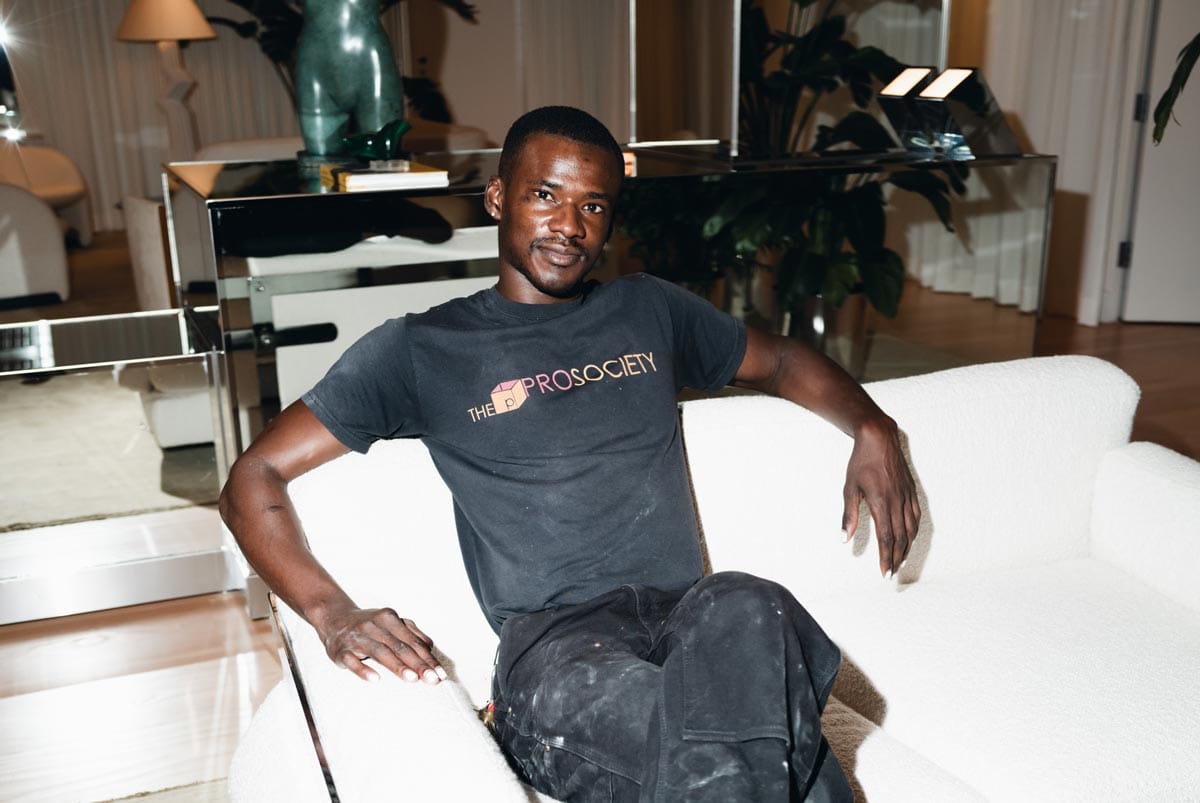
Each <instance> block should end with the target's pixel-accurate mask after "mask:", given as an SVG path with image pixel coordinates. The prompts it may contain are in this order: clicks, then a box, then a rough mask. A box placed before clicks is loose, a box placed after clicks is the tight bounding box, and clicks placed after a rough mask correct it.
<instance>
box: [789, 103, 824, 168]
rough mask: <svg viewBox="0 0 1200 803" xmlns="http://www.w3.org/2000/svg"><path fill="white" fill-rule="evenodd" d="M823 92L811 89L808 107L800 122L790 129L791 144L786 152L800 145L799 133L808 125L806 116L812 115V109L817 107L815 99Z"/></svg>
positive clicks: (792, 151)
mask: <svg viewBox="0 0 1200 803" xmlns="http://www.w3.org/2000/svg"><path fill="white" fill-rule="evenodd" d="M824 94H825V93H824V92H817V91H816V90H814V91H813V99H812V100H811V101H809V104H808V108H807V109H805V110H804V115H803V116H801V118H800V124H799V125H797V126H796V127H795V128H794V129H792V141H791V146H790V147H789V148H788V153H795V152H796V148H797V147H799V145H800V134H801V133H803V131H804V127H805V126H806V125H808V118H809V116H811V115H812V113H813V109H815V108H817V101H819V100H820V99H821V96H822V95H824Z"/></svg>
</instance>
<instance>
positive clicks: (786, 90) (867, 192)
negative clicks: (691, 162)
mask: <svg viewBox="0 0 1200 803" xmlns="http://www.w3.org/2000/svg"><path fill="white" fill-rule="evenodd" d="M815 2H816V0H792V3H791V5H790V8H789V13H788V19H787V26H786V27H785V29H784V30H779V31H773V30H771V29H770V26H769V25H768V22H767V19H766V15H765V14H764V12H763V10H762V8H761V7H760V6H759V5H758V3H757V2H756V0H742V8H741V14H742V26H741V29H742V34H741V37H742V38H741V64H740V72H739V80H740V92H739V99H740V105H741V114H740V115H739V121H740V135H739V148H740V149H741V150H742V151H743V153H744V154H746V155H747V156H748V157H750V158H752V159H761V160H783V161H785V162H786V161H788V160H795V159H796V158H797V157H802V158H805V159H806V163H807V164H813V163H818V164H819V163H820V162H821V161H823V160H829V161H830V163H831V166H830V167H828V168H825V169H821V170H807V169H796V170H779V171H773V172H771V173H764V174H753V173H751V174H749V175H744V174H734V175H729V176H716V177H711V180H710V181H708V182H706V183H704V184H703V185H702V187H703V188H702V189H701V191H699V192H689V193H680V192H677V191H672V190H670V189H666V188H660V189H655V188H654V186H653V183H647V184H644V185H641V186H635V187H633V188H631V191H630V193H629V197H628V198H627V201H628V202H629V204H630V208H629V209H628V210H627V213H626V216H625V218H624V223H623V224H622V231H623V232H624V233H625V234H626V235H627V236H629V237H631V239H632V240H633V246H632V249H631V250H632V253H633V254H634V255H635V256H638V257H640V258H642V260H643V262H644V263H645V264H646V267H647V269H648V270H650V271H651V272H660V273H663V274H664V275H665V276H667V277H668V278H674V279H676V280H679V279H681V278H682V279H684V280H685V281H687V282H689V283H691V284H693V285H700V286H708V287H711V286H712V285H713V284H714V283H716V282H717V281H718V280H719V278H720V277H721V275H722V272H723V270H724V271H730V272H731V273H732V276H730V278H731V279H734V280H741V281H744V282H748V281H749V280H750V277H751V276H753V275H754V273H755V272H756V271H762V270H766V271H769V272H770V275H771V276H772V277H773V281H774V297H775V302H776V305H777V310H776V311H775V314H769V313H768V312H767V311H764V310H758V312H759V313H760V314H761V315H762V317H763V318H768V319H772V318H773V319H774V320H773V321H772V323H773V325H774V327H775V328H777V329H780V330H790V333H792V334H803V330H804V328H805V327H804V325H803V323H802V321H803V320H805V319H806V318H807V317H808V314H807V313H805V314H797V313H803V312H804V310H805V307H809V308H811V307H812V306H813V299H816V300H817V301H818V302H819V303H820V305H821V306H822V307H823V308H824V309H825V310H826V311H827V314H833V313H832V312H831V311H832V310H836V309H837V308H839V307H841V305H842V304H843V303H844V302H845V301H846V299H847V298H849V297H851V296H854V295H860V296H861V297H862V298H864V299H865V301H866V303H869V304H870V306H871V307H873V308H874V309H876V310H877V311H878V312H880V313H881V314H883V315H886V316H888V317H892V316H894V315H895V314H896V312H897V310H898V308H899V303H900V296H901V292H902V290H903V286H904V277H905V267H904V262H903V259H902V258H901V257H900V255H899V254H897V253H896V252H895V251H893V250H892V249H889V248H887V247H886V246H885V244H884V232H885V228H886V220H887V205H888V200H887V199H888V191H889V190H891V189H898V190H902V191H907V192H913V193H917V194H919V195H920V196H922V197H923V198H925V199H926V200H927V201H928V202H929V204H930V205H931V206H932V208H933V209H934V211H935V212H936V213H937V216H938V218H939V220H940V221H941V222H942V224H943V226H945V228H946V230H947V231H951V232H952V231H953V230H954V226H953V223H952V220H951V211H950V195H951V194H952V193H962V192H964V191H965V189H966V188H965V185H964V179H965V177H966V174H967V168H966V166H965V164H963V163H961V162H953V161H944V162H931V163H929V164H928V165H922V166H920V167H916V168H904V169H895V170H891V169H885V168H883V167H879V166H870V167H854V166H851V165H848V164H843V165H842V166H841V167H835V166H833V165H832V159H833V158H834V157H837V156H843V157H844V156H846V155H847V154H846V153H845V151H846V150H847V148H852V149H857V150H859V151H862V152H876V153H881V152H886V151H889V150H895V149H898V148H899V144H898V143H897V142H896V140H895V139H894V138H893V136H892V134H891V133H890V132H889V131H888V129H887V128H885V127H884V126H883V125H882V124H881V123H880V122H879V121H878V120H877V119H876V118H875V117H874V116H872V115H871V114H870V113H868V112H867V109H869V108H870V107H871V104H872V103H873V101H874V98H875V95H876V92H877V86H882V85H883V84H884V83H886V82H888V81H890V80H891V79H892V78H894V77H895V76H896V75H897V74H898V73H899V72H900V71H901V70H902V69H903V67H904V65H902V64H900V63H899V62H897V61H896V60H895V59H893V58H892V57H891V56H889V55H888V54H886V53H884V52H883V51H882V50H880V49H878V48H875V47H856V46H854V45H853V44H852V43H851V42H849V41H847V39H846V18H845V16H843V15H840V14H835V13H833V12H834V11H835V7H836V6H837V2H836V0H828V1H827V2H826V3H825V5H824V7H823V8H822V9H821V14H820V16H819V18H818V20H817V22H816V24H815V25H813V27H811V28H810V29H809V30H807V31H802V30H800V24H801V20H802V14H801V12H803V11H804V10H805V9H806V8H807V7H809V6H812V5H814V3H815ZM769 65H777V66H774V67H771V66H769ZM842 87H846V88H847V89H848V90H849V95H850V99H851V101H852V103H853V106H854V108H852V109H851V110H850V111H849V112H848V113H846V114H845V115H844V116H842V118H841V119H840V120H839V121H837V122H836V123H835V124H833V125H819V126H816V127H815V132H812V133H810V128H811V127H812V126H811V124H812V121H813V116H814V114H815V112H816V111H817V110H818V109H819V108H821V106H822V101H827V100H828V99H829V96H830V94H831V93H833V92H835V91H837V90H839V89H840V88H842ZM806 136H807V137H808V138H809V139H810V140H811V141H808V142H806V141H805V137H806ZM643 204H647V205H649V204H654V205H655V206H654V207H650V208H657V209H661V214H660V213H659V212H658V211H655V212H654V213H653V214H640V213H639V211H638V210H639V207H641V206H642V205H643ZM667 234H673V235H675V236H676V237H677V238H684V239H686V238H687V237H689V236H690V237H693V238H695V240H697V241H698V242H697V243H696V244H694V245H686V246H680V245H677V244H667V243H668V239H669V238H667V237H666V235H667ZM671 242H673V241H671ZM682 257H688V258H690V259H693V260H696V261H695V262H694V263H693V266H691V267H680V266H678V265H674V264H673V263H672V260H674V259H676V258H682ZM733 311H734V312H737V311H738V310H736V309H735V310H733ZM818 345H820V344H819V343H818Z"/></svg>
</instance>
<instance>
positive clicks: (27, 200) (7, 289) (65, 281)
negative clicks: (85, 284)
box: [0, 184, 71, 301]
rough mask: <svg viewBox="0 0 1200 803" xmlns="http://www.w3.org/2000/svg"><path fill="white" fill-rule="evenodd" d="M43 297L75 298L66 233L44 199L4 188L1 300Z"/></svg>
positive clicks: (0, 189) (0, 196)
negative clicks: (69, 272) (43, 294)
mask: <svg viewBox="0 0 1200 803" xmlns="http://www.w3.org/2000/svg"><path fill="white" fill-rule="evenodd" d="M41 293H57V294H58V297H59V298H61V299H62V300H63V301H66V300H67V298H68V297H69V296H70V295H71V284H70V279H69V277H68V274H67V251H66V248H65V247H64V246H63V234H62V230H61V229H60V228H59V226H58V222H57V221H56V219H55V217H54V211H53V210H52V209H51V208H50V207H49V206H48V205H47V204H46V203H45V202H44V201H42V200H41V199H40V198H38V197H37V196H35V195H34V194H33V193H31V192H29V191H28V190H25V189H22V188H21V187H17V186H14V185H11V184H0V298H19V297H21V296H32V295H39V294H41Z"/></svg>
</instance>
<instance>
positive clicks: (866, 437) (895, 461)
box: [842, 417, 921, 577]
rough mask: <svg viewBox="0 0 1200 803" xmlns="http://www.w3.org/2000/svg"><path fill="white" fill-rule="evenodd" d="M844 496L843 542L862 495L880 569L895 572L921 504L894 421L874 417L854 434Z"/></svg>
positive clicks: (904, 554)
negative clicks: (877, 547)
mask: <svg viewBox="0 0 1200 803" xmlns="http://www.w3.org/2000/svg"><path fill="white" fill-rule="evenodd" d="M842 495H843V497H844V498H845V502H846V506H845V509H844V510H843V511H842V531H843V532H844V533H845V538H846V540H849V539H850V537H851V536H852V535H853V534H854V531H855V529H857V527H858V504H859V500H861V499H866V500H867V509H868V510H870V511H871V518H872V519H873V520H874V522H875V537H876V539H877V540H878V541H879V572H880V574H882V575H883V576H885V577H889V576H891V575H893V574H895V573H896V571H897V570H899V568H900V564H902V563H903V562H904V559H905V557H907V556H908V548H909V547H910V546H911V545H912V542H913V539H914V538H916V536H917V526H918V525H919V524H920V522H921V505H920V503H919V502H918V501H917V489H916V483H914V482H913V478H912V473H911V472H910V471H909V470H908V463H907V462H905V460H904V452H903V451H902V450H901V448H900V436H899V433H898V432H897V430H896V424H895V422H893V421H892V420H891V419H890V418H887V417H881V418H879V419H872V420H870V421H868V422H867V423H865V424H864V425H862V426H861V427H860V428H859V430H858V431H857V432H856V434H855V438H854V450H853V451H852V452H851V453H850V463H849V465H847V466H846V485H845V487H844V488H843V489H842Z"/></svg>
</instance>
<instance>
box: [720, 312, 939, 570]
mask: <svg viewBox="0 0 1200 803" xmlns="http://www.w3.org/2000/svg"><path fill="white" fill-rule="evenodd" d="M733 384H734V385H737V386H738V387H743V388H751V389H753V390H758V391H762V392H763V393H769V394H771V395H772V396H778V397H779V398H782V399H787V400H788V401H791V402H794V403H796V404H799V405H801V406H802V407H805V408H807V409H809V410H812V411H813V412H814V413H816V414H817V415H819V416H821V417H822V418H824V419H826V420H827V421H829V422H831V423H832V424H834V425H835V426H837V427H838V428H839V429H841V430H842V431H843V432H845V433H846V434H847V435H850V436H851V437H853V438H854V449H853V451H852V452H851V454H850V463H849V465H848V466H847V467H846V484H845V486H844V488H843V496H844V498H845V508H844V510H843V512H842V530H843V532H844V533H845V537H846V538H847V539H849V537H850V535H851V534H852V533H853V532H854V530H855V529H856V528H857V526H858V507H859V500H860V499H865V500H866V502H867V508H868V509H869V510H870V512H871V518H872V519H873V520H874V522H875V535H876V538H877V539H878V540H879V571H880V573H881V574H883V575H885V576H887V575H888V574H889V573H895V572H896V570H897V569H899V568H900V564H901V563H903V562H904V558H905V556H906V555H907V554H908V548H909V546H910V545H911V544H912V541H913V539H914V538H915V537H916V534H917V525H918V524H919V523H920V520H921V506H920V504H919V503H918V502H917V491H916V484H915V483H914V482H913V478H912V473H911V472H910V471H909V469H908V463H906V462H905V459H904V453H903V451H902V450H901V448H900V437H899V431H898V430H897V428H896V422H895V421H893V420H892V419H891V418H889V417H888V416H887V415H886V414H885V413H884V412H883V411H882V410H880V409H879V407H878V406H877V405H876V404H875V402H874V401H872V400H871V397H870V396H868V395H867V393H866V391H864V390H863V389H862V387H861V386H860V385H859V384H858V383H857V382H855V381H854V380H853V379H852V378H851V377H850V375H849V374H847V373H846V372H845V371H843V370H842V369H841V367H839V366H838V364H837V363H835V362H834V361H833V360H831V359H829V358H828V357H826V356H825V355H824V354H821V353H820V352H818V351H816V350H815V349H813V348H812V347H810V346H808V345H806V344H803V343H801V342H799V341H796V340H792V339H789V338H785V337H779V336H777V335H770V334H767V333H765V332H761V331H758V330H754V329H750V328H747V330H746V354H745V356H744V357H743V358H742V363H741V366H740V367H739V368H738V370H737V373H736V374H735V376H734V380H733Z"/></svg>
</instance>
